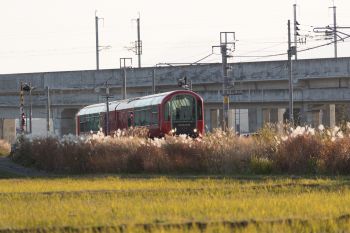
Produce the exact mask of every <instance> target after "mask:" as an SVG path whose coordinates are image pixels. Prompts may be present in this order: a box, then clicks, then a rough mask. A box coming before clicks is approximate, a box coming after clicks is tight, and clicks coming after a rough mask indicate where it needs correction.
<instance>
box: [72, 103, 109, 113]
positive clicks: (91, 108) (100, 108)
mask: <svg viewBox="0 0 350 233" xmlns="http://www.w3.org/2000/svg"><path fill="white" fill-rule="evenodd" d="M100 112H106V104H105V103H99V104H92V105H88V106H86V107H84V108H82V109H80V111H79V112H78V113H77V115H78V116H81V115H88V114H94V113H100Z"/></svg>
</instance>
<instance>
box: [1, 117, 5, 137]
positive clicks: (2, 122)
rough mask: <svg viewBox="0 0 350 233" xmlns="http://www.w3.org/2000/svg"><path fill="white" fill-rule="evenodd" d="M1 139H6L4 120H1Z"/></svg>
mask: <svg viewBox="0 0 350 233" xmlns="http://www.w3.org/2000/svg"><path fill="white" fill-rule="evenodd" d="M0 139H4V119H2V118H0Z"/></svg>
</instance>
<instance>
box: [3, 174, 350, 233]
mask: <svg viewBox="0 0 350 233" xmlns="http://www.w3.org/2000/svg"><path fill="white" fill-rule="evenodd" d="M349 185H350V178H347V177H339V178H334V179H330V178H287V177H258V176H254V177H244V178H242V177H241V178H238V177H226V178H224V177H210V178H207V177H148V178H141V177H116V176H110V177H104V176H103V177H102V176H100V177H96V176H95V177H92V176H91V177H73V178H48V179H0V232H10V231H14V230H16V231H17V232H21V231H23V232H43V231H46V232H79V231H84V232H113V231H119V232H232V231H234V232H296V231H297V232H334V231H342V230H345V231H346V232H347V231H350V215H349V214H350V189H349Z"/></svg>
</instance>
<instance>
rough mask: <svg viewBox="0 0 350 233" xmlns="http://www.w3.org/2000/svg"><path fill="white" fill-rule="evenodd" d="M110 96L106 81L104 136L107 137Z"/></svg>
mask: <svg viewBox="0 0 350 233" xmlns="http://www.w3.org/2000/svg"><path fill="white" fill-rule="evenodd" d="M111 97H112V96H110V95H109V86H108V81H106V96H105V98H106V132H105V135H106V136H108V135H109V131H110V130H109V98H111Z"/></svg>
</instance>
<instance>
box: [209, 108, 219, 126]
mask: <svg viewBox="0 0 350 233" xmlns="http://www.w3.org/2000/svg"><path fill="white" fill-rule="evenodd" d="M210 125H211V130H213V129H216V128H220V110H219V109H210Z"/></svg>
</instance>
